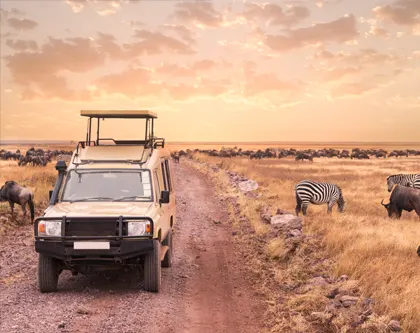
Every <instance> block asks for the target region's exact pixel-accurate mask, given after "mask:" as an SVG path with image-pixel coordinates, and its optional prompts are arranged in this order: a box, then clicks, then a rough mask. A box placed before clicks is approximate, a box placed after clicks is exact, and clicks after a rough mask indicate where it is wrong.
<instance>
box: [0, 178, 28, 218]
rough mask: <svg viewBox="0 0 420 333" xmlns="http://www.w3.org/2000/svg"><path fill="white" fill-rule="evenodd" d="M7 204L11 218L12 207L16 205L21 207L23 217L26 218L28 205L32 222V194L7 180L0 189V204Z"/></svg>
mask: <svg viewBox="0 0 420 333" xmlns="http://www.w3.org/2000/svg"><path fill="white" fill-rule="evenodd" d="M6 201H7V202H8V203H9V204H10V208H11V210H12V217H13V216H14V210H13V209H14V205H15V203H17V204H18V205H20V206H21V207H22V211H23V216H24V217H26V204H28V205H29V210H30V212H31V221H32V223H33V222H34V217H35V210H34V194H33V193H32V191H31V190H29V189H27V188H26V187H23V186H20V185H18V183H16V182H15V181H13V180H8V181H7V182H5V183H4V185H3V186H2V187H1V189H0V202H6Z"/></svg>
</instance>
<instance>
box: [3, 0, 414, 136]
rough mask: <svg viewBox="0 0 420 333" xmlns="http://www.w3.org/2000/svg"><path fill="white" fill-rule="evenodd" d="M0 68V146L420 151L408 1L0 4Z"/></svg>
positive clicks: (98, 0) (12, 1)
mask: <svg viewBox="0 0 420 333" xmlns="http://www.w3.org/2000/svg"><path fill="white" fill-rule="evenodd" d="M0 64H1V67H0V70H1V92H0V98H1V110H0V112H1V118H0V121H1V123H0V139H2V140H12V139H48V140H52V139H58V140H66V139H74V140H78V139H84V134H85V128H86V123H85V122H86V119H85V118H82V117H80V115H79V113H80V110H81V109H145V108H149V109H153V110H156V111H158V113H159V119H158V126H157V134H158V136H163V137H165V138H166V139H167V140H169V141H375V142H378V141H406V142H407V141H410V142H413V141H416V142H420V0H369V1H366V0H306V1H304V0H302V1H299V0H296V1H269V2H263V1H245V2H244V1H236V0H231V1H228V0H225V1H223V0H214V1H189V2H182V1H139V0H114V1H106V0H54V1H52V0H45V1H37V0H30V1H24V0H19V1H16V0H10V1H8V0H2V1H1V62H0ZM124 124H125V125H124V127H123V126H120V125H118V126H114V127H113V128H111V127H110V126H111V125H110V123H107V125H108V129H109V131H108V132H113V133H110V135H112V136H113V137H115V138H120V139H124V138H125V137H127V136H132V134H133V133H132V131H133V130H134V129H137V126H138V125H139V124H137V123H136V124H135V125H134V124H133V123H131V122H130V121H128V122H127V121H126V122H125V123H124ZM111 129H112V130H113V131H111ZM140 129H141V131H142V130H143V128H142V127H141V128H140ZM124 134H127V135H124Z"/></svg>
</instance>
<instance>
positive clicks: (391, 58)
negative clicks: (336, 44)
mask: <svg viewBox="0 0 420 333" xmlns="http://www.w3.org/2000/svg"><path fill="white" fill-rule="evenodd" d="M311 58H312V59H314V60H321V61H323V62H325V61H327V62H329V63H341V64H344V65H346V64H353V65H357V66H361V65H378V64H392V63H396V62H397V61H398V60H401V59H402V58H401V57H400V56H398V55H397V54H393V53H382V52H378V51H376V50H375V49H371V48H363V49H359V50H357V51H355V52H352V53H346V52H342V51H341V52H337V53H332V52H330V51H327V50H325V49H320V50H319V51H317V52H316V53H315V55H314V56H313V57H311Z"/></svg>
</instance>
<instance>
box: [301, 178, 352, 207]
mask: <svg viewBox="0 0 420 333" xmlns="http://www.w3.org/2000/svg"><path fill="white" fill-rule="evenodd" d="M295 192H296V215H299V212H300V211H301V210H302V212H303V215H306V210H307V208H308V205H309V203H312V204H314V205H321V204H325V203H328V213H331V212H332V207H333V206H334V204H335V203H337V205H338V210H339V211H340V212H341V213H343V212H344V209H345V206H346V200H344V197H343V193H342V191H341V188H340V187H339V186H338V185H336V184H329V183H318V182H314V181H312V180H302V181H301V182H299V183H298V184H297V185H296V187H295Z"/></svg>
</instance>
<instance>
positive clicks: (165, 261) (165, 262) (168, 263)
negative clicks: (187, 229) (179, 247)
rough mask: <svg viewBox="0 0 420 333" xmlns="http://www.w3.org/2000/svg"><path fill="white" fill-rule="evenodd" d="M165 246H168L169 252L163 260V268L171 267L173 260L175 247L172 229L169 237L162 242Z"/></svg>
mask: <svg viewBox="0 0 420 333" xmlns="http://www.w3.org/2000/svg"><path fill="white" fill-rule="evenodd" d="M162 245H163V246H168V247H169V248H168V251H166V254H165V257H164V258H163V260H162V267H165V268H167V267H171V266H172V259H173V246H172V229H169V232H168V235H167V236H166V238H165V239H164V240H163V242H162Z"/></svg>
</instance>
